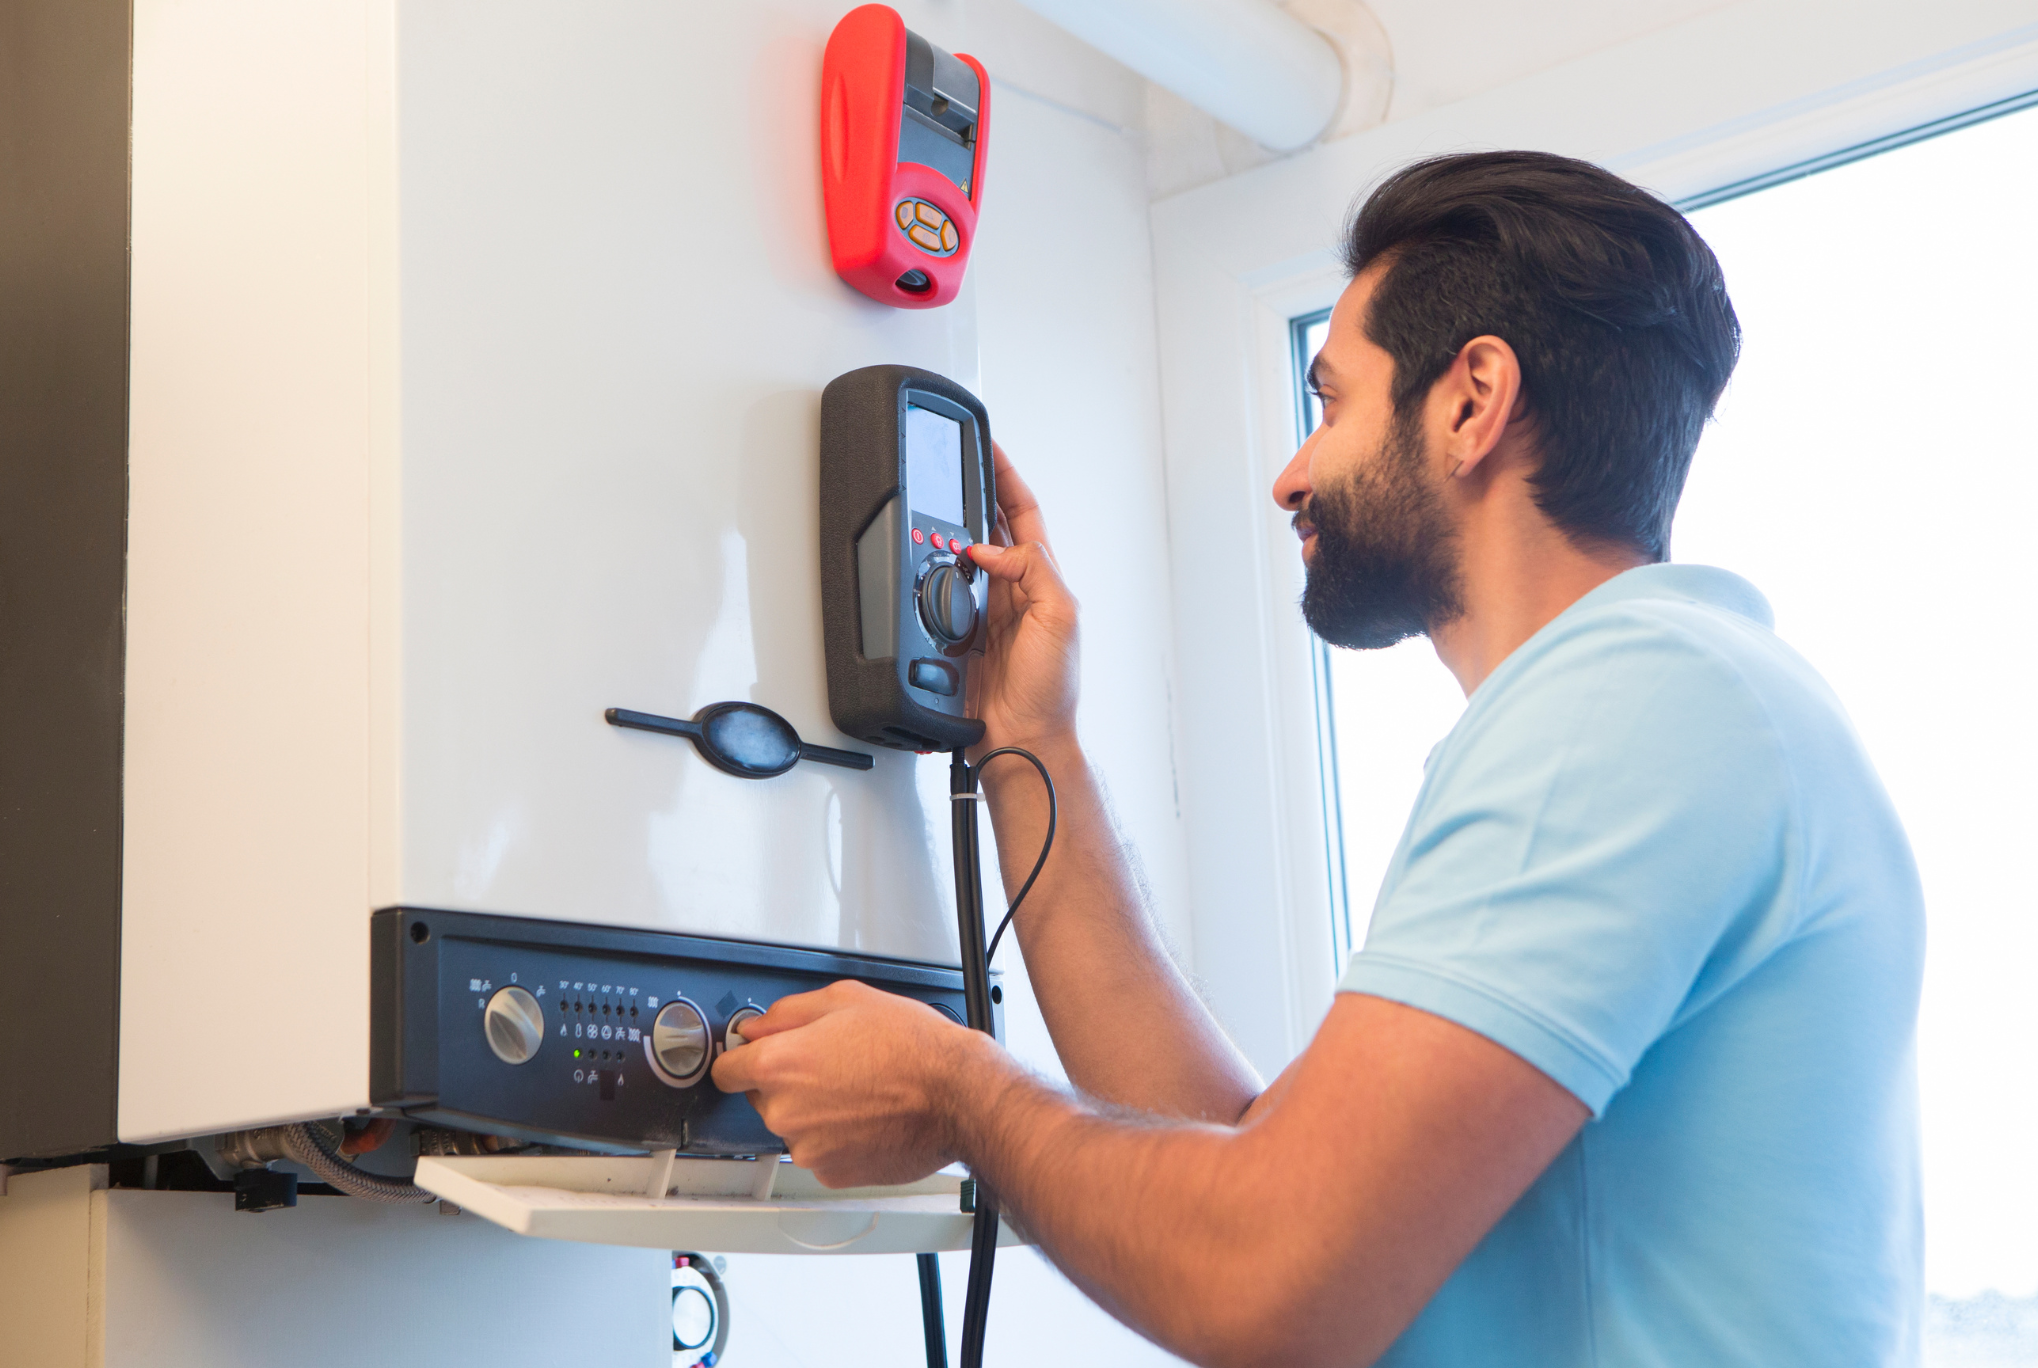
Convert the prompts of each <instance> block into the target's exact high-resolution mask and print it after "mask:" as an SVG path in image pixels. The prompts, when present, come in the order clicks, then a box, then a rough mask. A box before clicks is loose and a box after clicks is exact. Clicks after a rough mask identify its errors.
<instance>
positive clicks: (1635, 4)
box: [1366, 0, 1731, 123]
mask: <svg viewBox="0 0 2038 1368" xmlns="http://www.w3.org/2000/svg"><path fill="white" fill-rule="evenodd" d="M1730 2H1731V0H1544V3H1541V4H1524V3H1522V2H1521V0H1455V3H1451V4H1440V3H1438V2H1437V0H1366V4H1367V6H1368V8H1370V9H1371V10H1372V11H1373V14H1374V16H1375V17H1377V18H1378V19H1379V21H1380V24H1381V26H1382V27H1383V28H1385V29H1386V30H1387V36H1388V38H1389V40H1390V41H1391V42H1392V43H1393V45H1394V101H1393V103H1392V105H1390V106H1389V108H1388V113H1387V119H1388V121H1389V122H1390V123H1391V122H1393V121H1395V120H1398V119H1405V118H1408V117H1409V116H1410V115H1414V114H1420V113H1422V112H1423V111H1425V110H1429V109H1434V108H1436V107H1437V106H1438V105H1444V104H1449V103H1451V102H1452V101H1454V100H1461V99H1464V98H1465V97H1466V96H1468V95H1476V94H1478V93H1479V92H1480V91H1483V90H1491V89H1493V88H1494V87H1495V86H1500V85H1504V84H1506V83H1507V82H1509V81H1513V80H1517V79H1519V78H1521V77H1523V76H1528V75H1532V74H1534V73H1535V72H1538V71H1542V70H1545V69H1547V68H1549V67H1553V66H1557V65H1558V64H1560V63H1562V62H1567V61H1569V60H1571V59H1572V58H1574V57H1583V56H1585V55H1586V54H1587V53H1591V52H1597V51H1599V50H1600V49H1602V48H1609V47H1612V46H1614V45H1615V44H1617V43H1624V42H1627V41H1628V40H1629V39H1632V38H1639V37H1641V36H1642V35H1643V34H1646V33H1651V32H1653V31H1655V30H1657V29H1661V28H1667V27H1669V26H1670V25H1672V24H1675V23H1678V22H1680V21H1682V20H1685V19H1689V18H1690V17H1692V16H1693V15H1696V14H1703V13H1705V12H1706V11H1707V10H1715V9H1723V8H1725V6H1726V5H1727V4H1728V3H1730Z"/></svg>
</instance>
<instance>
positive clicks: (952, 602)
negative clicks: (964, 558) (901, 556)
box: [920, 562, 977, 646]
mask: <svg viewBox="0 0 2038 1368" xmlns="http://www.w3.org/2000/svg"><path fill="white" fill-rule="evenodd" d="M971 579H972V576H971V575H970V572H969V571H967V570H965V569H964V568H963V567H962V566H960V565H957V564H954V563H953V562H950V563H947V564H937V565H935V566H934V568H933V569H931V570H929V571H928V572H927V577H926V578H925V579H923V580H921V581H920V620H921V621H922V622H924V623H926V624H927V632H928V634H929V635H930V636H932V637H933V638H934V640H935V641H936V642H938V643H939V644H941V645H942V646H956V645H960V644H961V643H963V642H965V641H968V640H969V639H970V637H971V635H972V634H973V633H975V631H976V629H977V595H976V589H975V587H974V586H973V585H972V584H971Z"/></svg>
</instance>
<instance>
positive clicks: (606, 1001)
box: [369, 908, 964, 1154]
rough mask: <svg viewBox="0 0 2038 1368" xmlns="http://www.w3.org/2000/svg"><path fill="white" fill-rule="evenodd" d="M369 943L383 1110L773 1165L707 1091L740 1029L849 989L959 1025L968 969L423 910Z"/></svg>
mask: <svg viewBox="0 0 2038 1368" xmlns="http://www.w3.org/2000/svg"><path fill="white" fill-rule="evenodd" d="M372 940H373V946H374V965H373V986H372V1001H373V1023H372V1029H371V1033H370V1034H371V1050H372V1061H371V1068H370V1078H369V1086H370V1092H371V1096H372V1099H373V1101H374V1102H375V1104H376V1105H377V1106H379V1107H393V1108H400V1109H401V1110H402V1111H403V1112H404V1114H405V1115H408V1116H411V1117H414V1118H416V1119H418V1120H421V1121H427V1122H432V1123H435V1124H439V1125H447V1126H455V1127H460V1128H463V1129H468V1130H478V1131H487V1132H491V1133H495V1134H500V1135H505V1136H510V1137H513V1138H516V1139H522V1140H527V1141H536V1142H543V1143H549V1144H560V1145H573V1146H579V1147H588V1148H610V1149H626V1150H641V1149H663V1148H668V1147H669V1148H673V1149H680V1150H685V1151H687V1152H689V1153H694V1154H758V1153H770V1152H774V1151H777V1150H780V1149H782V1148H784V1146H783V1145H782V1143H781V1142H780V1141H779V1140H778V1139H777V1137H775V1136H773V1135H772V1134H771V1133H770V1132H769V1131H767V1130H766V1129H765V1128H764V1122H763V1120H762V1119H761V1118H760V1117H759V1116H758V1114H757V1112H756V1109H755V1108H753V1107H752V1106H751V1105H750V1103H749V1101H748V1100H747V1099H746V1098H744V1097H741V1096H731V1095H730V1094H727V1093H724V1092H722V1091H721V1090H720V1089H718V1088H717V1087H715V1085H714V1083H713V1082H712V1081H711V1080H710V1079H709V1078H708V1076H707V1074H708V1069H709V1068H710V1067H711V1066H712V1064H713V1062H714V1060H715V1058H716V1056H717V1055H719V1054H720V1053H721V1052H722V1051H723V1050H725V1049H727V1048H729V1046H730V1043H731V1037H730V1033H731V1031H732V1029H733V1030H735V1031H736V1032H738V1033H739V1035H740V1031H741V1027H742V1023H743V1021H744V1020H745V1019H746V1018H748V1017H750V1016H752V1015H755V1014H758V1013H761V1012H762V1011H763V1010H764V1009H765V1008H768V1007H769V1006H770V1005H771V1004H772V1003H773V1002H775V1001H776V1000H778V999H779V998H781V997H785V996H787V995H789V994H792V993H802V992H806V991H808V990H810V989H814V988H820V987H823V986H825V985H827V984H829V983H833V982H835V981H836V980H838V979H845V978H852V979H859V980H861V981H863V982H865V983H868V984H870V985H872V986H873V987H877V988H883V989H885V990H887V991H889V992H894V993H900V994H903V995H904V996H907V997H911V998H916V999H918V1000H919V1001H921V1002H924V1003H926V1004H928V1005H929V1006H930V1007H932V1008H934V1009H935V1010H937V1011H940V1012H942V1013H944V1014H945V1015H947V1016H948V1017H950V1018H951V1019H953V1020H955V1021H958V1022H960V1021H961V1020H962V1019H963V1013H964V1007H963V990H962V973H961V971H960V970H958V969H947V968H942V967H938V966H934V965H924V964H910V963H905V962H903V961H898V960H885V959H877V958H873V957H869V956H861V955H844V954H837V953H833V952H830V951H822V950H807V949H799V948H794V947H787V946H774V945H759V944H756V943H754V942H749V941H725V940H715V939H710V938H708V937H702V936H681V935H672V934H666V933H661V932H653V931H628V930H621V929H616V928H609V927H599V926H587V925H582V924H579V923H571V922H553V921H536V920H530V919H526V918H521V917H496V916H486V915H481V914H477V913H471V912H438V911H428V910H424V909H418V908H389V909H385V910H383V911H380V912H377V913H376V914H375V916H374V920H373V929H372ZM736 1043H739V1044H740V1039H739V1040H738V1041H737V1042H736Z"/></svg>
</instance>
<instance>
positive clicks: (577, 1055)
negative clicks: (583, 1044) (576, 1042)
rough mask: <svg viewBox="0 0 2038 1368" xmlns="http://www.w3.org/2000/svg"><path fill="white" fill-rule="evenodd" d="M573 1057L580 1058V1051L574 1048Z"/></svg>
mask: <svg viewBox="0 0 2038 1368" xmlns="http://www.w3.org/2000/svg"><path fill="white" fill-rule="evenodd" d="M573 1057H574V1058H575V1059H578V1058H580V1051H578V1050H575V1051H574V1052H573Z"/></svg>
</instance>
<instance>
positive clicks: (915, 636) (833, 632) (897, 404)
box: [820, 366, 997, 751]
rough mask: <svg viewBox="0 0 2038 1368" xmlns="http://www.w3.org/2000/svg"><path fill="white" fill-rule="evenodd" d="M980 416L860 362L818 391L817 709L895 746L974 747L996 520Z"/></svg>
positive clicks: (986, 435) (917, 381)
mask: <svg viewBox="0 0 2038 1368" xmlns="http://www.w3.org/2000/svg"><path fill="white" fill-rule="evenodd" d="M996 508H997V491H996V488H995V486H994V471H993V463H992V451H991V425H990V415H989V414H988V413H986V412H985V410H984V406H983V404H982V403H981V402H980V401H979V400H978V399H977V397H976V396H975V395H973V394H971V393H970V392H969V391H968V390H966V389H964V388H963V387H962V386H960V385H958V384H956V383H955V382H954V381H952V380H949V379H947V378H945V377H943V376H939V375H935V374H934V373H932V372H931V371H923V370H915V369H913V368H912V367H910V366H866V367H864V368H863V369H861V370H854V371H850V372H849V373H848V374H847V375H840V376H837V377H836V378H835V379H834V380H832V381H830V382H829V383H828V387H827V388H826V389H825V390H823V391H822V392H821V509H820V513H821V517H820V530H821V622H822V643H823V646H824V648H825V652H826V656H827V661H828V711H829V714H830V715H831V716H832V717H833V718H834V719H835V725H836V726H838V727H840V728H841V729H842V730H843V731H844V732H846V733H847V734H849V735H850V736H853V737H855V738H857V739H858V740H859V741H866V742H869V743H870V744H871V745H874V746H889V747H892V748H894V749H897V750H910V751H944V750H954V749H956V748H958V747H962V746H971V745H974V744H976V742H977V741H978V740H980V739H981V738H982V736H983V731H984V729H983V723H981V722H980V721H978V720H977V719H975V718H973V717H971V716H970V699H969V672H970V670H971V668H972V667H973V664H974V662H976V661H978V660H981V659H982V658H983V654H984V630H983V613H984V605H985V601H986V588H987V585H986V581H985V578H984V576H983V575H982V574H980V573H979V572H978V570H977V567H976V565H975V563H974V562H972V561H971V560H970V558H969V556H968V555H967V554H966V553H967V551H968V548H969V547H971V546H973V545H975V544H976V543H978V542H981V541H983V540H985V539H986V538H987V537H988V536H989V535H990V531H991V528H992V526H993V525H994V523H995V509H996Z"/></svg>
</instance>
